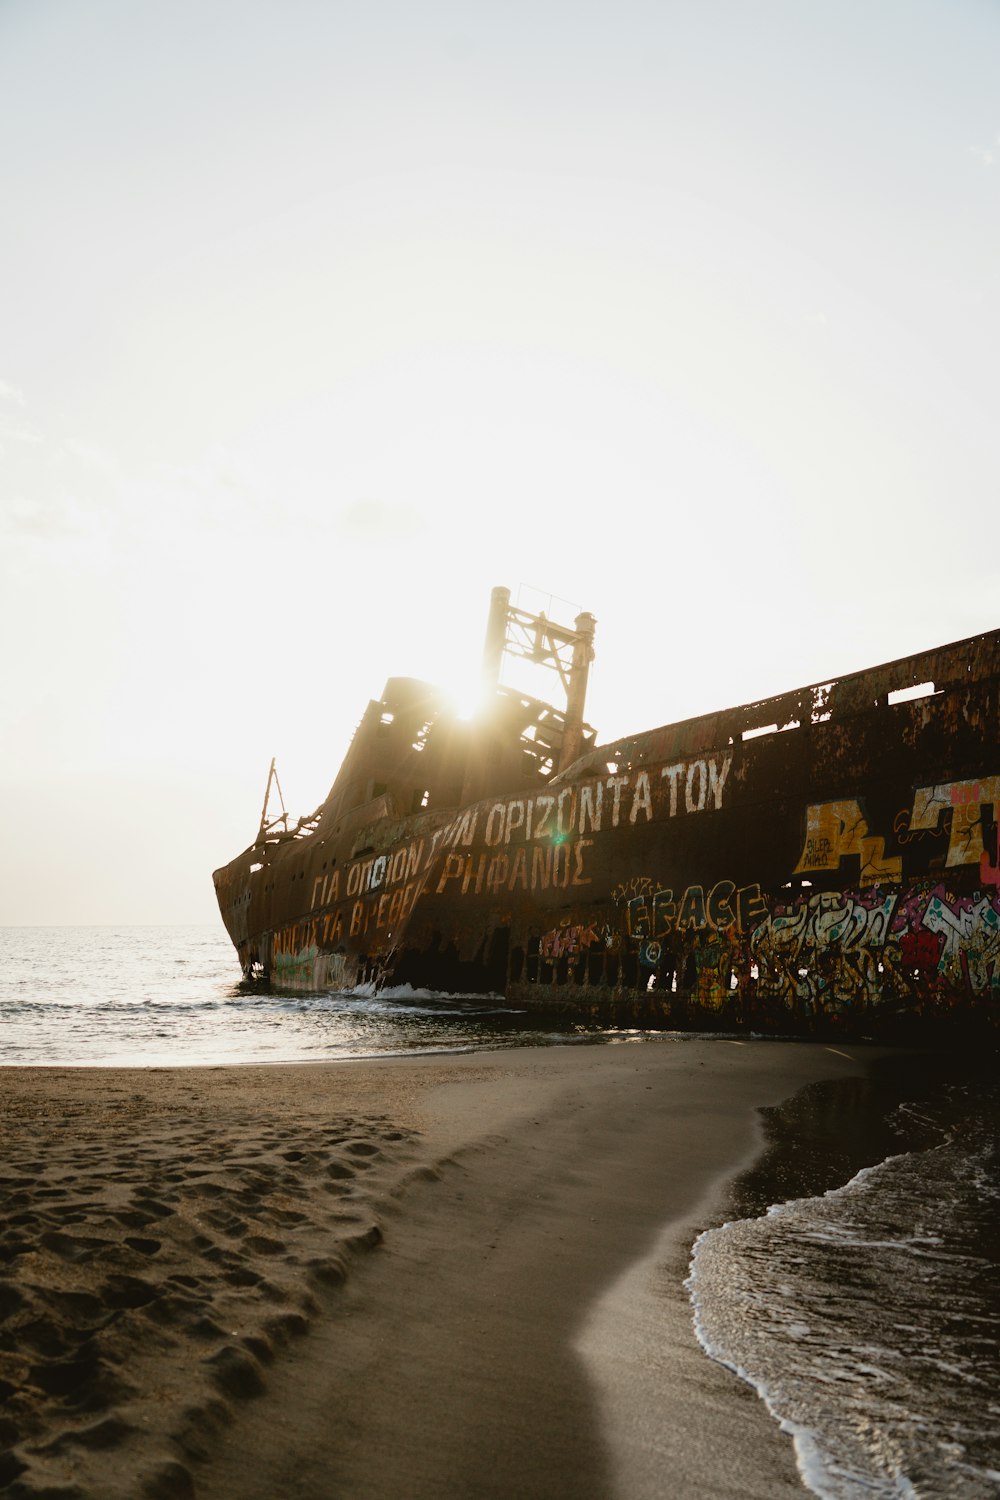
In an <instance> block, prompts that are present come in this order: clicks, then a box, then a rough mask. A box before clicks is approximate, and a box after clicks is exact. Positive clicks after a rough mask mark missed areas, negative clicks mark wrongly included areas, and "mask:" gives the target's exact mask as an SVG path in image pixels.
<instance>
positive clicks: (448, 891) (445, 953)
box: [216, 632, 1000, 1038]
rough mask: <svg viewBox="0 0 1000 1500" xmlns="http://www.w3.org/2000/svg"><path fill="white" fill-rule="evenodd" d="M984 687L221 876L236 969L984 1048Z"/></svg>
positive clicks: (490, 802) (923, 678)
mask: <svg viewBox="0 0 1000 1500" xmlns="http://www.w3.org/2000/svg"><path fill="white" fill-rule="evenodd" d="M998 678H1000V632H993V633H991V634H988V635H984V636H979V637H976V638H974V639H972V640H970V641H965V642H959V643H957V644H955V645H953V646H948V647H943V648H941V649H940V650H938V651H935V652H929V653H924V654H922V655H920V656H916V657H912V658H908V659H906V660H904V661H900V662H894V663H891V664H888V665H887V666H883V667H880V668H876V669H873V670H871V671H869V672H865V673H857V674H854V675H852V676H850V677H845V678H842V679H840V680H838V681H835V682H830V683H824V684H819V685H813V686H811V687H809V688H805V689H800V690H797V691H796V692H794V693H790V694H785V695H782V696H780V697H777V698H773V699H769V700H766V701H765V702H759V703H754V704H747V705H741V706H740V707H738V708H734V709H731V710H727V711H725V712H722V713H719V714H714V715H708V716H703V717H701V718H698V719H693V720H687V721H684V722H682V723H678V724H673V725H666V726H663V727H662V728H659V729H655V730H652V731H649V732H647V733H644V734H639V735H635V736H632V737H630V738H629V739H627V740H619V741H616V742H613V743H611V744H608V745H605V746H602V747H599V748H597V749H595V750H592V751H591V752H590V753H589V754H587V755H585V756H584V757H583V758H582V759H581V760H579V761H578V762H577V763H576V764H575V765H574V766H573V767H571V768H570V769H569V770H568V771H566V772H564V773H563V774H562V775H561V776H558V777H556V778H554V779H553V780H552V781H551V782H550V783H549V784H548V785H546V786H545V787H542V788H537V787H536V788H531V789H527V790H524V789H521V790H518V791H517V792H515V793H513V794H507V795H493V796H490V797H486V798H480V799H479V800H476V801H473V802H469V803H467V804H466V805H464V806H461V807H458V808H452V809H448V810H442V811H439V812H436V813H431V812H421V813H417V814H415V815H412V816H410V817H408V818H393V817H391V816H386V814H385V810H384V809H382V810H381V812H380V811H379V810H378V809H374V810H373V816H372V817H371V819H370V820H369V821H367V822H362V823H358V822H357V821H356V822H355V825H354V826H353V827H352V828H351V829H350V830H349V833H347V834H343V835H342V836H341V837H340V839H339V842H338V839H337V838H336V837H334V836H333V835H332V834H331V835H330V836H329V837H324V838H323V839H316V838H312V839H308V838H307V839H302V840H298V841H295V840H292V841H289V843H288V844H286V845H284V846H282V847H281V848H280V849H278V850H275V851H272V852H271V853H270V854H269V855H263V856H262V854H261V851H260V849H259V848H251V849H250V850H248V851H246V853H245V854H244V855H241V856H240V857H239V858H238V859H237V860H234V861H233V862H231V864H230V865H228V866H226V867H225V868H224V869H223V870H220V871H217V872H216V887H217V891H218V893H219V901H220V907H221V910H222V913H223V917H224V920H225V921H226V925H227V927H228V929H229V931H230V935H231V936H232V938H233V941H234V943H235V945H236V947H237V950H238V952H239V954H240V958H241V961H242V962H243V965H244V969H245V970H248V971H249V970H251V969H257V970H259V971H261V972H264V973H266V975H267V976H268V979H269V981H270V983H271V984H273V985H275V986H278V987H281V988H287V989H309V990H322V989H328V988H334V989H336V988H345V989H346V988H351V987H355V986H357V985H359V984H363V983H371V984H404V983H408V984H410V985H412V986H414V987H415V988H416V987H420V988H427V989H434V990H443V991H450V992H453V993H467V994H475V993H482V992H484V991H488V992H493V993H498V994H502V995H504V996H505V997H506V998H507V999H508V1000H509V1001H510V1002H512V1003H516V1004H518V1005H524V1006H527V1007H534V1008H544V1009H548V1010H562V1011H566V1012H569V1013H575V1014H579V1015H588V1016H594V1015H601V1016H605V1017H608V1018H609V1019H619V1020H632V1021H635V1022H637V1023H646V1022H653V1023H656V1024H661V1025H668V1026H687V1027H695V1028H697V1029H712V1028H716V1029H750V1030H753V1031H758V1032H769V1033H789V1032H806V1033H812V1034H816V1033H826V1034H836V1035H842V1036H849V1035H854V1036H884V1037H893V1038H900V1037H911V1036H912V1037H914V1038H918V1037H921V1036H927V1035H930V1034H932V1033H934V1032H935V1031H938V1030H946V1031H961V1030H966V1031H969V1030H971V1031H973V1032H979V1031H982V1030H984V1029H985V1030H987V1031H991V1030H992V1029H994V1028H995V1026H996V1021H997V1016H998V1011H1000V873H998V858H997V819H998V814H1000V749H998V734H997V725H998ZM914 691H917V692H919V693H920V696H916V697H907V696H906V694H907V693H913V692H914ZM255 865H256V866H257V868H254V866H255Z"/></svg>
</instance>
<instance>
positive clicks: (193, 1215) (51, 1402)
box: [0, 1040, 885, 1500]
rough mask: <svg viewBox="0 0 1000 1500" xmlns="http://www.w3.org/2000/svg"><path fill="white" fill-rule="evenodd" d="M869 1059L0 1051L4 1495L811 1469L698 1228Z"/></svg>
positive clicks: (412, 1495)
mask: <svg viewBox="0 0 1000 1500" xmlns="http://www.w3.org/2000/svg"><path fill="white" fill-rule="evenodd" d="M883 1055H885V1049H880V1048H870V1047H852V1048H851V1049H850V1051H849V1052H845V1051H844V1050H842V1049H833V1048H829V1047H827V1046H825V1045H823V1044H819V1043H805V1042H773V1041H763V1040H761V1041H737V1040H713V1041H683V1042H679V1043H678V1044H676V1045H671V1044H670V1043H668V1042H659V1043H657V1044H656V1045H647V1044H645V1043H644V1042H643V1041H642V1040H638V1041H636V1042H635V1043H623V1044H619V1045H616V1046H613V1047H608V1046H603V1047H598V1046H570V1047H544V1048H524V1049H502V1050H499V1051H495V1052H475V1053H461V1054H459V1055H454V1054H452V1055H449V1056H447V1057H443V1056H442V1055H441V1054H439V1053H436V1054H432V1055H430V1056H426V1055H424V1056H420V1057H407V1058H381V1059H378V1060H377V1061H373V1062H368V1061H361V1060H345V1061H342V1062H327V1063H302V1064H266V1065H252V1064H243V1065H239V1066H236V1067H227V1066H208V1067H203V1068H176V1069H163V1068H160V1069H156V1068H142V1069H96V1068H95V1069H59V1068H35V1067H30V1068H21V1069H17V1068H12V1069H4V1070H3V1072H2V1074H0V1079H2V1082H3V1097H2V1123H3V1129H4V1136H5V1144H6V1147H7V1150H6V1153H5V1166H4V1178H5V1183H4V1185H5V1188H7V1189H8V1196H9V1198H10V1201H11V1202H12V1204H13V1208H12V1213H11V1215H10V1216H9V1217H8V1223H7V1226H6V1233H5V1236H4V1240H3V1244H2V1246H0V1249H3V1251H4V1256H5V1263H4V1265H3V1267H2V1286H3V1290H4V1292H5V1293H7V1295H8V1301H10V1300H11V1299H12V1300H13V1303H14V1305H13V1308H12V1309H11V1308H5V1310H7V1311H8V1316H7V1320H6V1322H5V1323H3V1324H2V1325H0V1328H2V1330H3V1334H2V1337H3V1342H2V1349H3V1356H4V1358H3V1364H2V1366H0V1379H6V1380H7V1381H8V1383H9V1384H10V1385H11V1387H12V1389H13V1390H14V1392H15V1393H16V1394H15V1396H14V1400H13V1406H12V1412H13V1428H12V1427H11V1425H10V1420H8V1422H7V1426H6V1437H7V1439H8V1442H7V1444H6V1445H7V1446H9V1447H11V1448H12V1450H13V1452H14V1455H15V1459H14V1462H15V1464H23V1465H24V1467H23V1469H20V1470H16V1471H15V1472H10V1470H9V1469H8V1471H7V1472H6V1473H3V1472H0V1493H2V1494H9V1495H10V1496H11V1497H12V1500H19V1497H21V1496H23V1497H25V1500H27V1497H28V1496H30V1495H33V1494H36V1493H38V1490H39V1488H42V1487H44V1485H45V1484H48V1485H54V1484H61V1485H62V1486H63V1487H64V1488H65V1487H66V1486H67V1485H68V1486H69V1488H66V1496H67V1500H69V1497H70V1496H79V1497H84V1496H90V1495H94V1496H96V1495H98V1494H100V1495H102V1496H106V1497H108V1500H113V1497H115V1496H118V1495H122V1496H124V1495H126V1494H136V1493H140V1494H147V1495H150V1496H170V1495H178V1496H185V1495H186V1496H191V1495H196V1496H198V1497H199V1500H205V1497H209V1500H214V1497H216V1496H218V1497H220V1500H224V1497H226V1496H229V1495H232V1496H234V1497H235V1496H237V1495H239V1496H241V1497H242V1500H254V1497H257V1496H259V1497H260V1500H263V1497H264V1496H266V1495H273V1494H275V1493H280V1492H287V1493H295V1494H296V1495H297V1496H298V1497H300V1500H321V1497H322V1500H328V1497H329V1496H330V1495H332V1494H336V1495H338V1496H348V1497H353V1496H358V1497H362V1496H365V1497H367V1496H376V1497H382V1496H384V1497H386V1500H395V1497H396V1496H398V1497H399V1500H403V1497H404V1496H405V1497H406V1500H420V1497H424V1496H427V1497H430V1496H432V1495H447V1496H469V1497H470V1500H472V1497H473V1496H480V1495H482V1496H492V1495H496V1496H497V1497H499V1496H501V1495H503V1496H509V1495H524V1496H533V1497H534V1496H537V1497H538V1500H543V1497H546V1500H550V1497H551V1500H554V1497H558V1496H561V1495H566V1496H569V1495H570V1494H573V1495H579V1494H581V1493H586V1494H587V1495H588V1496H591V1497H594V1500H601V1497H604V1496H606V1497H608V1500H611V1497H616V1500H617V1497H621V1500H645V1497H646V1496H649V1497H650V1500H651V1497H652V1496H653V1495H654V1494H657V1493H663V1492H664V1486H666V1487H667V1488H668V1489H670V1488H672V1489H673V1490H674V1492H676V1493H688V1494H692V1495H694V1494H697V1495H719V1496H723V1495H729V1494H732V1495H734V1496H735V1495H736V1494H739V1495H744V1496H754V1495H758V1494H759V1495H760V1496H761V1497H764V1496H782V1495H785V1496H789V1497H790V1496H792V1495H801V1494H803V1493H805V1491H804V1489H803V1486H802V1482H801V1480H800V1478H799V1476H798V1473H797V1470H796V1468H795V1462H794V1456H793V1453H792V1448H791V1443H790V1440H789V1439H788V1438H787V1437H786V1436H785V1435H784V1434H782V1433H781V1432H780V1431H779V1430H778V1428H777V1425H776V1424H775V1423H774V1422H773V1420H772V1419H771V1417H770V1416H769V1415H768V1414H767V1412H766V1410H765V1409H764V1407H763V1405H762V1403H760V1402H759V1401H758V1399H757V1398H756V1396H755V1395H754V1393H753V1392H752V1391H750V1390H749V1388H748V1387H745V1386H742V1385H741V1384H740V1382H739V1381H738V1380H736V1378H735V1377H733V1376H732V1375H730V1374H729V1373H728V1372H727V1371H725V1370H723V1369H722V1368H721V1367H720V1366H718V1365H715V1364H713V1363H712V1361H710V1360H709V1359H708V1357H707V1356H706V1355H705V1354H704V1353H703V1352H702V1350H701V1348H700V1346H698V1344H697V1342H696V1340H695V1336H694V1331H693V1323H692V1318H691V1308H690V1303H689V1302H688V1299H687V1293H686V1292H685V1290H684V1288H683V1276H684V1274H686V1264H687V1262H686V1252H687V1250H688V1249H689V1247H690V1244H691V1241H692V1240H693V1238H694V1235H695V1234H696V1233H697V1231H698V1229H699V1228H703V1227H705V1225H706V1223H707V1222H708V1220H709V1219H710V1218H711V1216H712V1214H713V1213H714V1212H717V1211H718V1209H719V1207H720V1206H721V1204H722V1203H723V1201H724V1198H725V1193H726V1191H727V1189H728V1188H729V1187H730V1186H731V1185H732V1184H733V1182H734V1181H735V1180H736V1179H737V1178H738V1177H739V1176H740V1175H741V1174H742V1173H745V1172H746V1171H747V1169H748V1168H750V1166H751V1163H753V1162H756V1161H759V1159H760V1157H761V1154H762V1151H763V1148H764V1136H763V1131H762V1129H761V1124H760V1116H759V1115H758V1110H760V1109H761V1108H765V1109H766V1108H772V1109H773V1108H774V1107H775V1106H777V1105H779V1104H780V1103H781V1102H782V1101H784V1100H788V1099H789V1098H791V1097H792V1096H793V1095H796V1094H797V1093H798V1092H799V1091H800V1090H801V1089H802V1088H803V1087H804V1086H805V1085H807V1084H809V1083H812V1082H818V1081H820V1080H823V1079H837V1078H851V1077H853V1078H858V1077H860V1076H863V1075H864V1074H866V1073H867V1071H868V1070H869V1068H870V1065H871V1064H872V1062H873V1061H875V1060H876V1059H877V1058H878V1057H880V1056H883ZM15 1221H18V1222H15ZM12 1236H13V1239H12ZM19 1247H20V1253H15V1254H13V1255H11V1254H10V1253H9V1252H10V1250H11V1249H12V1248H13V1249H14V1250H15V1251H17V1250H18V1248H19ZM369 1252H372V1253H369ZM18 1299H20V1300H18ZM12 1336H13V1337H12ZM32 1341H33V1345H34V1347H31V1345H32ZM12 1344H13V1346H14V1347H15V1348H16V1349H17V1350H18V1352H13V1353H12ZM12 1376H13V1379H12ZM5 1486H7V1488H5ZM137 1486H138V1488H137Z"/></svg>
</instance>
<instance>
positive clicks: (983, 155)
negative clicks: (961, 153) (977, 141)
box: [969, 136, 1000, 167]
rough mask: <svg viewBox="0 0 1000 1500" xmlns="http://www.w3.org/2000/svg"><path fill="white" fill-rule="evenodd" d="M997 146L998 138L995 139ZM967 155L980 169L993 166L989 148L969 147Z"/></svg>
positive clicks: (991, 153)
mask: <svg viewBox="0 0 1000 1500" xmlns="http://www.w3.org/2000/svg"><path fill="white" fill-rule="evenodd" d="M997 144H998V145H1000V136H998V137H997ZM969 155H970V156H974V157H975V159H976V161H977V162H978V163H979V165H980V166H981V167H992V165H993V152H992V150H991V149H990V147H989V146H970V147H969Z"/></svg>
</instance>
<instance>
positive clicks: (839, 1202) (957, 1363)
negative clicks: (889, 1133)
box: [688, 1099, 1000, 1500]
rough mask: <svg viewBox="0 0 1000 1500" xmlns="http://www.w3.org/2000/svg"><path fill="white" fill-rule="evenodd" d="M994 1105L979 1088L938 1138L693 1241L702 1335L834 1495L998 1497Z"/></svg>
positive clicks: (854, 1499) (810, 1474)
mask: <svg viewBox="0 0 1000 1500" xmlns="http://www.w3.org/2000/svg"><path fill="white" fill-rule="evenodd" d="M994 1108H995V1107H994V1105H993V1103H992V1102H991V1101H990V1100H988V1099H980V1100H978V1101H975V1100H973V1101H971V1102H970V1109H969V1111H968V1112H967V1114H966V1117H965V1120H964V1122H963V1129H962V1130H961V1131H956V1132H955V1134H954V1135H953V1136H952V1137H951V1138H949V1139H947V1140H945V1141H944V1142H943V1143H942V1144H940V1145H939V1146H936V1147H934V1148H930V1149H926V1150H923V1151H916V1152H906V1153H901V1154H899V1155H896V1156H893V1157H890V1158H888V1159H886V1160H885V1161H883V1162H881V1163H879V1164H878V1165H877V1166H873V1167H868V1168H865V1169H864V1170H863V1171H861V1172H859V1173H858V1174H857V1175H856V1176H855V1177H854V1178H852V1179H851V1181H850V1182H848V1183H847V1184H845V1185H844V1186H843V1187H840V1188H837V1189H834V1190H833V1191H831V1192H828V1193H825V1194H823V1195H822V1196H821V1197H815V1198H802V1199H796V1200H793V1201H791V1202H787V1203H782V1204H777V1205H774V1206H773V1207H772V1208H770V1209H769V1210H768V1212H767V1213H766V1214H765V1215H764V1216H763V1217H761V1218H758V1219H744V1220H736V1221H733V1222H730V1223H727V1224H724V1225H722V1226H721V1227H719V1228H716V1229H710V1230H708V1231H706V1232H705V1233H703V1234H702V1235H700V1236H699V1238H698V1239H697V1241H696V1242H695V1245H694V1249H693V1254H692V1261H691V1271H690V1276H689V1280H688V1289H689V1292H690V1295H691V1299H692V1302H693V1305H694V1317H695V1329H696V1332H697V1335H698V1338H699V1340H700V1342H701V1344H702V1346H703V1348H704V1349H705V1350H706V1352H707V1353H708V1354H710V1355H711V1356H712V1358H714V1359H716V1360H718V1361H719V1362H720V1363H722V1364H724V1365H726V1366H727V1367H728V1368H730V1369H731V1370H733V1371H734V1372H735V1373H736V1374H738V1375H739V1376H740V1377H741V1378H742V1379H743V1380H745V1381H747V1382H748V1383H749V1384H750V1385H752V1386H753V1387H754V1389H755V1390H757V1392H758V1393H759V1394H760V1395H761V1397H762V1398H763V1399H764V1401H765V1403H766V1404H767V1407H768V1409H769V1411H770V1412H771V1413H772V1415H773V1416H774V1417H775V1418H776V1419H777V1421H778V1422H779V1423H780V1425H781V1427H782V1428H783V1429H784V1430H785V1431H786V1432H788V1433H790V1434H791V1436H792V1437H793V1439H794V1443H795V1449H796V1455H797V1459H798V1464H799V1468H800V1472H801V1474H802V1477H803V1480H804V1482H805V1483H806V1484H807V1486H808V1487H809V1488H810V1489H811V1490H813V1491H814V1493H815V1494H817V1495H819V1496H821V1497H823V1500H898V1497H904V1500H910V1497H912V1500H918V1497H919V1500H932V1497H934V1500H936V1497H942V1500H943V1497H952V1496H958V1495H960V1496H962V1497H967V1500H986V1497H988V1496H989V1497H995V1495H996V1470H997V1468H998V1467H1000V1464H998V1460H1000V1398H998V1394H997V1393H998V1391H1000V1356H998V1352H997V1351H998V1344H997V1333H998V1331H1000V1307H998V1304H997V1290H996V1280H997V1265H996V1260H995V1256H996V1249H997V1236H996V1218H997V1206H998V1203H1000V1184H998V1180H997V1174H996V1165H995V1161H996V1159H995V1155H994V1154H993V1143H992V1141H991V1139H990V1136H991V1133H992V1131H991V1126H992V1127H993V1129H995V1120H996V1117H995V1113H994ZM901 1315H902V1316H901Z"/></svg>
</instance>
